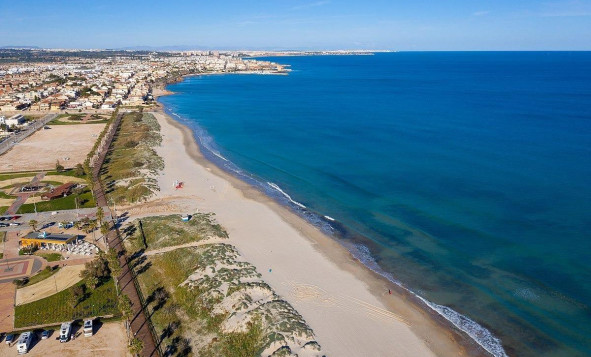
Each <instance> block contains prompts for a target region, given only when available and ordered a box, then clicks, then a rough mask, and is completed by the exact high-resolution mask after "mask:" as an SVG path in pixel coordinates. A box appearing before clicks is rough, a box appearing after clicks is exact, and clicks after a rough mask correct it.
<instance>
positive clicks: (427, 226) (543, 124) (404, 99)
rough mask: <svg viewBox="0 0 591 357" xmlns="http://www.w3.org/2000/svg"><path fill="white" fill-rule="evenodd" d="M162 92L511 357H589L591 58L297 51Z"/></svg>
mask: <svg viewBox="0 0 591 357" xmlns="http://www.w3.org/2000/svg"><path fill="white" fill-rule="evenodd" d="M271 60H273V61H276V62H279V63H283V64H289V65H291V68H292V70H293V71H292V72H291V73H290V74H289V75H286V76H280V75H236V74H232V75H216V76H201V77H188V78H186V79H185V80H184V81H182V82H180V83H177V84H174V85H170V86H169V87H168V89H169V90H172V91H174V92H176V94H175V95H171V96H168V97H163V98H161V102H162V103H163V104H164V105H165V106H166V108H167V110H169V111H170V112H171V114H173V115H175V117H176V118H177V119H178V120H179V121H180V122H182V123H184V124H186V125H188V126H189V127H191V128H192V129H193V130H194V131H195V133H196V136H197V137H198V141H199V142H200V144H201V146H202V148H203V149H204V151H205V154H206V156H207V157H208V158H210V159H211V160H212V161H214V162H215V163H217V164H218V165H220V166H221V167H223V168H225V169H226V170H228V171H231V172H233V173H234V174H235V175H237V176H239V177H241V178H242V179H244V180H246V181H248V182H250V183H252V184H253V185H256V186H257V187H259V188H260V189H261V190H263V191H265V192H266V193H267V194H269V195H271V196H272V197H274V198H276V199H277V200H279V201H280V202H282V203H284V204H286V205H289V206H290V207H292V208H293V209H294V210H295V211H296V212H298V213H299V214H301V215H303V216H305V217H306V218H308V219H309V220H310V221H311V222H313V223H314V224H317V225H319V226H320V227H321V228H322V229H324V230H326V231H327V232H329V233H332V234H333V235H335V237H338V238H337V239H339V240H341V242H343V244H345V245H346V246H347V247H349V248H350V249H351V250H352V251H353V252H354V254H356V255H357V256H358V257H359V258H360V259H361V260H363V261H364V262H365V263H366V264H367V265H368V266H370V267H371V268H373V269H375V270H376V271H379V272H380V273H381V274H383V275H384V276H386V277H388V278H390V279H392V280H393V281H396V282H399V283H401V284H402V285H404V286H405V287H407V288H409V289H410V290H412V291H413V292H415V293H416V294H418V295H419V296H421V297H422V298H424V299H425V301H427V303H428V304H429V305H430V306H431V307H432V308H433V309H435V310H437V311H438V312H439V313H441V314H443V315H444V316H446V317H447V318H448V319H449V320H450V321H452V323H454V324H456V325H457V326H458V327H460V328H462V329H463V330H465V331H466V332H468V333H469V334H470V335H472V336H473V338H474V339H476V340H477V341H478V342H479V343H480V344H481V345H483V346H484V347H485V348H487V349H488V350H489V351H491V352H492V353H493V354H495V355H497V356H503V355H505V354H507V355H511V356H591V337H590V336H591V233H590V231H591V205H590V202H591V187H590V186H591V52H399V53H389V54H377V55H375V56H315V57H283V58H272V59H271Z"/></svg>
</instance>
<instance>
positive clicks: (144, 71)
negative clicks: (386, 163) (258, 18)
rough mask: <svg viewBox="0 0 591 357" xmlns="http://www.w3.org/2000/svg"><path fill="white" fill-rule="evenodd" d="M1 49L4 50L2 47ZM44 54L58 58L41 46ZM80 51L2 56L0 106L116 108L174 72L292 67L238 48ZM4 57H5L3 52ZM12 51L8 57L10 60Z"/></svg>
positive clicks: (146, 95)
mask: <svg viewBox="0 0 591 357" xmlns="http://www.w3.org/2000/svg"><path fill="white" fill-rule="evenodd" d="M0 52H1V51H0ZM41 52H43V53H42V54H40V55H39V58H40V59H46V58H52V59H53V58H55V57H56V56H55V55H54V54H53V52H54V51H41ZM100 53H101V56H100V58H91V57H89V55H90V54H92V55H96V54H97V53H95V52H79V53H78V55H77V56H72V57H67V61H65V59H62V60H61V61H52V62H48V63H45V62H30V63H19V62H16V63H14V62H13V63H10V62H8V63H2V62H0V112H14V111H26V112H36V113H43V112H58V111H61V110H71V111H82V110H93V109H96V110H104V111H109V110H111V111H112V110H115V108H116V107H118V106H119V105H123V106H134V105H142V104H145V103H149V102H150V101H152V100H153V97H152V87H153V86H154V84H155V83H159V82H161V81H163V80H165V79H167V78H169V77H170V76H178V75H180V74H201V73H231V72H251V73H286V72H287V70H286V69H285V68H284V67H283V66H281V65H279V64H276V63H272V62H269V61H259V60H256V59H247V60H245V59H243V58H242V57H237V55H236V54H235V53H223V52H222V53H220V52H218V51H208V52H201V51H187V52H178V53H167V54H164V55H162V54H158V53H140V54H137V53H133V52H129V53H123V55H120V54H119V55H118V56H115V55H110V53H109V52H100ZM0 58H1V57H0ZM9 59H10V57H8V58H5V59H4V60H9Z"/></svg>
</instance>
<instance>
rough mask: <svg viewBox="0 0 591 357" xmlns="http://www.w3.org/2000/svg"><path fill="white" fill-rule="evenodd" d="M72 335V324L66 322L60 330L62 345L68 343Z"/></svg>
mask: <svg viewBox="0 0 591 357" xmlns="http://www.w3.org/2000/svg"><path fill="white" fill-rule="evenodd" d="M71 333H72V323H71V322H64V323H63V324H62V326H61V328H60V343H64V342H68V341H69V340H70V334H71Z"/></svg>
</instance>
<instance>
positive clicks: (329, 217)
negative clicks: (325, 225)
mask: <svg viewBox="0 0 591 357" xmlns="http://www.w3.org/2000/svg"><path fill="white" fill-rule="evenodd" d="M324 218H326V219H328V220H329V221H332V222H334V218H332V217H331V216H324Z"/></svg>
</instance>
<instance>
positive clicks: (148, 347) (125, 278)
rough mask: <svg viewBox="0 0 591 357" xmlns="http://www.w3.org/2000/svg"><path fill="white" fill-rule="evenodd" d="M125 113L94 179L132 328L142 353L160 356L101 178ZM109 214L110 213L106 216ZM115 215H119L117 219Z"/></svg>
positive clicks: (98, 159) (105, 144)
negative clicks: (109, 225)
mask: <svg viewBox="0 0 591 357" xmlns="http://www.w3.org/2000/svg"><path fill="white" fill-rule="evenodd" d="M122 118H123V114H122V113H120V114H118V115H117V118H115V120H114V121H113V123H112V124H111V127H110V128H109V129H108V131H107V134H106V136H105V137H104V138H103V141H102V143H101V146H100V147H99V148H98V149H97V155H96V156H95V157H93V159H92V162H93V166H92V180H93V183H94V185H93V186H94V188H93V191H94V197H95V200H96V203H97V206H98V207H102V208H103V210H104V212H105V213H108V214H110V215H111V217H112V224H113V226H112V229H111V230H110V231H109V232H108V233H107V235H106V241H107V246H108V247H109V248H113V249H115V250H116V251H117V253H118V257H119V264H120V265H121V274H120V275H119V277H118V278H117V283H118V285H119V289H120V291H121V293H122V294H125V295H127V296H128V297H129V300H130V301H131V307H132V310H133V314H132V318H131V331H132V334H133V337H136V338H138V339H140V340H141V341H142V342H143V345H144V348H143V350H142V353H141V355H142V356H144V357H150V356H160V355H161V353H160V350H159V349H158V347H157V345H156V342H155V336H154V335H153V333H152V330H151V326H152V325H151V322H150V321H149V315H148V313H147V311H146V310H145V309H144V304H143V303H142V301H143V300H142V298H141V297H140V293H138V291H137V288H136V285H135V276H134V275H133V271H132V270H131V268H130V267H129V265H128V264H127V261H128V259H127V256H126V254H125V249H124V246H123V241H122V240H121V237H120V235H119V230H118V229H117V222H116V216H115V215H113V213H112V212H111V209H110V207H109V205H108V203H107V202H108V201H107V197H106V194H105V191H104V189H103V185H102V182H101V179H100V176H101V169H102V165H103V163H104V162H105V158H106V156H107V153H108V151H109V148H110V146H111V143H112V142H113V139H114V137H115V133H116V132H117V128H118V127H119V125H120V124H121V120H122ZM106 218H107V217H106ZM113 218H115V219H113Z"/></svg>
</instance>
